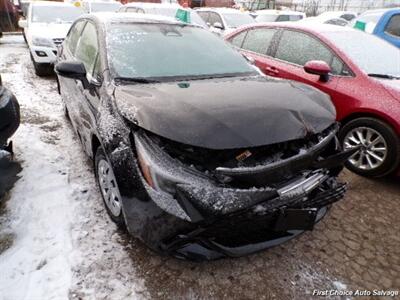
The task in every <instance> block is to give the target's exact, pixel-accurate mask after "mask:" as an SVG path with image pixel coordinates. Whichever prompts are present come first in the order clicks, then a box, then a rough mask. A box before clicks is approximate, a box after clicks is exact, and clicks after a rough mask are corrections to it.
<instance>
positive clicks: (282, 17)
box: [276, 15, 289, 22]
mask: <svg viewBox="0 0 400 300" xmlns="http://www.w3.org/2000/svg"><path fill="white" fill-rule="evenodd" d="M287 21H289V16H288V15H279V16H278V18H277V19H276V22H287Z"/></svg>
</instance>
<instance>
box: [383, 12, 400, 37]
mask: <svg viewBox="0 0 400 300" xmlns="http://www.w3.org/2000/svg"><path fill="white" fill-rule="evenodd" d="M385 32H386V33H387V34H390V35H393V36H395V37H398V38H400V15H394V16H393V17H391V18H390V20H389V23H388V24H387V26H386V29H385Z"/></svg>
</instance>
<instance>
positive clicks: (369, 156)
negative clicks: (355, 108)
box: [339, 118, 400, 177]
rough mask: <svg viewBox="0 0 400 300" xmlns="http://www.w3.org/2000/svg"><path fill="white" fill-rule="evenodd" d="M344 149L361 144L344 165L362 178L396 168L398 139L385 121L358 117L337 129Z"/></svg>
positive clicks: (388, 171) (379, 175) (399, 152)
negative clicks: (339, 129)
mask: <svg viewBox="0 0 400 300" xmlns="http://www.w3.org/2000/svg"><path fill="white" fill-rule="evenodd" d="M339 138H340V141H341V143H342V145H343V148H344V149H350V148H354V147H357V146H361V148H360V151H358V152H356V153H355V154H354V155H353V156H352V157H350V159H349V160H348V161H347V163H346V167H347V168H348V169H349V170H351V171H353V172H354V173H357V174H359V175H362V176H365V177H382V176H385V175H388V174H390V173H392V172H393V171H395V170H396V169H397V168H398V166H399V161H400V140H399V137H398V135H397V134H396V132H395V131H394V130H393V129H392V127H390V126H389V125H388V124H386V123H384V122H382V121H380V120H378V119H374V118H358V119H355V120H352V121H350V122H348V123H347V124H346V125H345V126H343V128H342V129H341V131H340V134H339Z"/></svg>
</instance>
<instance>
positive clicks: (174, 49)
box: [107, 24, 257, 80]
mask: <svg viewBox="0 0 400 300" xmlns="http://www.w3.org/2000/svg"><path fill="white" fill-rule="evenodd" d="M107 43H108V57H109V61H110V67H111V69H112V71H113V73H114V75H115V77H123V78H150V79H160V80H176V79H178V78H179V79H181V78H182V79H196V78H209V77H225V76H226V77H227V76H240V75H248V74H257V72H255V70H254V69H253V67H252V66H251V65H249V64H248V63H247V61H246V60H245V59H244V58H243V57H242V56H241V55H240V54H239V53H238V52H236V51H235V50H233V49H232V48H231V47H230V46H228V44H227V43H226V42H224V41H223V40H222V39H220V38H218V37H217V36H216V35H214V34H213V33H211V32H209V31H207V30H204V29H202V28H198V27H193V26H182V25H167V24H112V25H111V28H110V29H109V30H108V32H107Z"/></svg>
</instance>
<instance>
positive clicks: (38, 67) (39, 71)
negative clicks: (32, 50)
mask: <svg viewBox="0 0 400 300" xmlns="http://www.w3.org/2000/svg"><path fill="white" fill-rule="evenodd" d="M31 59H32V63H33V68H34V69H35V74H36V75H37V76H39V77H44V76H49V75H51V74H52V73H53V68H52V65H51V64H41V63H37V62H35V60H34V59H33V57H32V55H31Z"/></svg>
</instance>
